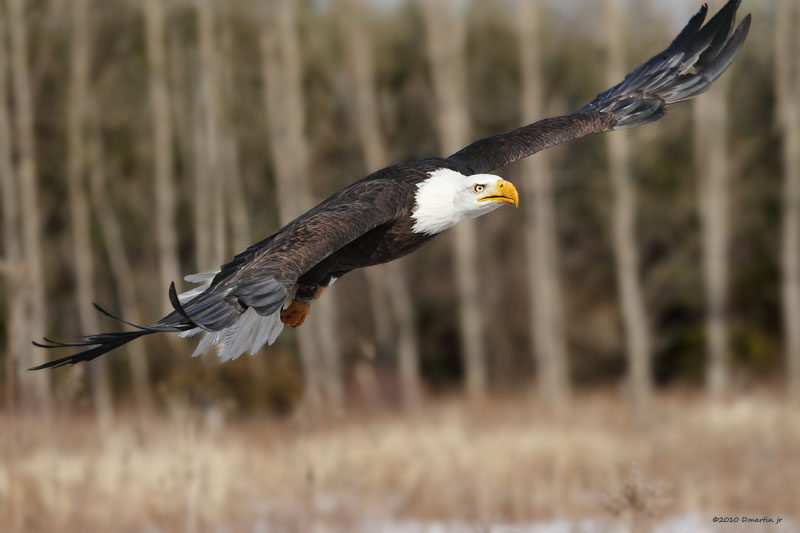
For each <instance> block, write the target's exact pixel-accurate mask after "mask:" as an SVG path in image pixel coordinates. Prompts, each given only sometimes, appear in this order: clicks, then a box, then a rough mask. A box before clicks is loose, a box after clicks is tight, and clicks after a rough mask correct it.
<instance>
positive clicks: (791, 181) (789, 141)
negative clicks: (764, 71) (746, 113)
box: [775, 0, 800, 399]
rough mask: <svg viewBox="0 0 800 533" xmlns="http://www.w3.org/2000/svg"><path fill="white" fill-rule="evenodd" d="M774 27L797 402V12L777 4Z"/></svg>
mask: <svg viewBox="0 0 800 533" xmlns="http://www.w3.org/2000/svg"><path fill="white" fill-rule="evenodd" d="M776 17H777V19H776V24H775V78H776V79H775V89H776V92H777V95H776V96H777V107H776V110H777V121H778V124H779V125H780V127H781V130H782V134H783V139H782V156H783V172H784V189H783V210H784V214H783V244H782V257H781V263H782V276H783V282H782V291H783V328H784V335H785V343H786V348H785V350H786V365H787V370H788V372H787V373H788V379H789V392H790V394H791V395H792V397H794V398H797V399H800V107H798V106H799V105H800V104H798V99H800V63H799V62H798V55H797V50H798V46H800V37H798V33H797V23H798V22H799V21H800V20H799V19H800V10H799V9H798V5H797V2H795V1H793V0H778V5H777V10H776Z"/></svg>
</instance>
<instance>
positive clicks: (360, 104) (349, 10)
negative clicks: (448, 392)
mask: <svg viewBox="0 0 800 533" xmlns="http://www.w3.org/2000/svg"><path fill="white" fill-rule="evenodd" d="M342 7H343V9H342V18H341V19H340V26H341V31H342V36H343V38H344V44H345V50H346V54H347V59H348V63H349V67H350V72H351V76H352V79H353V83H354V93H355V96H354V98H355V104H356V121H357V126H358V136H359V140H360V142H361V147H362V151H363V154H364V160H365V163H366V167H367V172H375V171H376V170H379V169H381V168H383V167H385V166H386V165H387V164H388V157H387V151H386V144H385V141H384V139H383V136H382V134H381V131H380V125H379V122H378V103H377V94H376V89H375V73H374V64H373V58H372V53H371V39H370V34H369V27H368V25H367V24H365V23H364V5H363V1H362V0H344V1H343V2H342ZM403 265H404V263H403V260H402V259H400V260H397V261H393V262H391V263H387V264H386V265H381V266H378V267H373V268H370V269H368V271H369V272H372V273H373V279H372V283H371V286H370V290H371V291H372V292H373V293H375V295H376V296H377V298H373V302H372V309H373V313H374V316H376V322H380V321H381V320H380V319H378V318H377V316H378V314H383V315H387V317H386V318H383V319H382V320H387V321H389V320H390V318H388V315H389V311H391V312H392V314H393V315H394V318H395V321H396V323H397V330H398V331H397V362H398V366H399V376H400V389H401V395H402V400H403V404H404V405H406V406H407V407H411V406H414V405H416V404H417V403H418V402H419V396H420V390H421V389H420V377H419V346H418V344H417V334H416V331H415V329H414V310H413V304H412V302H411V293H410V290H409V287H408V282H407V281H406V277H405V273H404V269H403ZM387 289H388V295H387V294H386V291H387ZM387 296H388V298H387ZM375 300H377V302H376V301H375ZM387 301H388V303H389V305H390V306H391V307H390V308H389V307H386V302H387ZM378 341H379V343H380V342H381V341H383V342H388V341H389V339H380V338H379V339H378Z"/></svg>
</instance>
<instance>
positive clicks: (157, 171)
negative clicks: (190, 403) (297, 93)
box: [142, 0, 180, 312]
mask: <svg viewBox="0 0 800 533" xmlns="http://www.w3.org/2000/svg"><path fill="white" fill-rule="evenodd" d="M164 1H165V0H145V2H144V3H143V4H142V8H143V10H144V15H145V41H146V45H147V63H148V70H149V72H148V89H149V92H150V116H151V119H150V120H151V123H152V128H153V137H152V141H153V145H152V146H153V176H154V178H155V182H154V189H153V190H154V193H155V198H154V200H155V227H156V231H155V234H156V240H157V245H158V271H159V276H160V279H161V283H160V286H161V287H169V284H170V283H172V282H175V281H178V279H179V271H180V268H179V264H178V244H177V243H178V239H177V236H176V231H175V227H176V226H175V223H176V220H175V203H176V193H175V184H174V177H173V153H172V137H173V136H172V119H171V115H170V94H169V90H168V84H167V60H166V51H165V50H166V46H165V43H164V39H165V33H164V16H165V15H164ZM162 306H163V307H162V310H163V311H165V312H168V311H171V310H172V308H171V306H170V305H169V302H168V301H167V300H166V299H165V300H164V301H163V302H162Z"/></svg>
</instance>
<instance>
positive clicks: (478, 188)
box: [472, 183, 486, 192]
mask: <svg viewBox="0 0 800 533" xmlns="http://www.w3.org/2000/svg"><path fill="white" fill-rule="evenodd" d="M485 188H486V187H484V186H483V185H481V184H480V183H476V184H475V185H473V186H472V190H473V191H475V192H483V189H485Z"/></svg>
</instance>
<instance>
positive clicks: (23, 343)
mask: <svg viewBox="0 0 800 533" xmlns="http://www.w3.org/2000/svg"><path fill="white" fill-rule="evenodd" d="M0 9H2V8H0ZM3 11H5V9H2V11H0V209H2V210H3V218H2V220H3V256H2V258H0V264H2V268H0V277H2V278H3V281H4V284H5V294H6V307H7V311H6V314H7V316H8V320H7V326H6V329H7V333H6V338H7V343H6V350H5V361H4V363H5V398H4V401H5V406H6V410H7V412H9V413H11V414H13V412H14V410H15V404H16V380H15V377H16V366H17V365H16V363H17V361H16V358H17V357H18V354H22V353H24V351H25V350H27V345H28V341H29V339H27V338H26V330H27V327H26V323H25V293H24V291H23V290H22V287H21V286H20V284H21V281H22V274H23V271H24V269H23V268H22V250H21V243H20V238H19V235H20V210H19V184H18V183H17V181H16V176H15V175H14V174H15V173H14V163H13V161H12V150H11V139H12V133H11V122H10V120H11V119H10V117H9V110H8V104H7V102H8V85H7V84H8V77H7V69H8V54H7V50H6V27H5V23H4V21H5V20H6V17H5V13H3Z"/></svg>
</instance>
